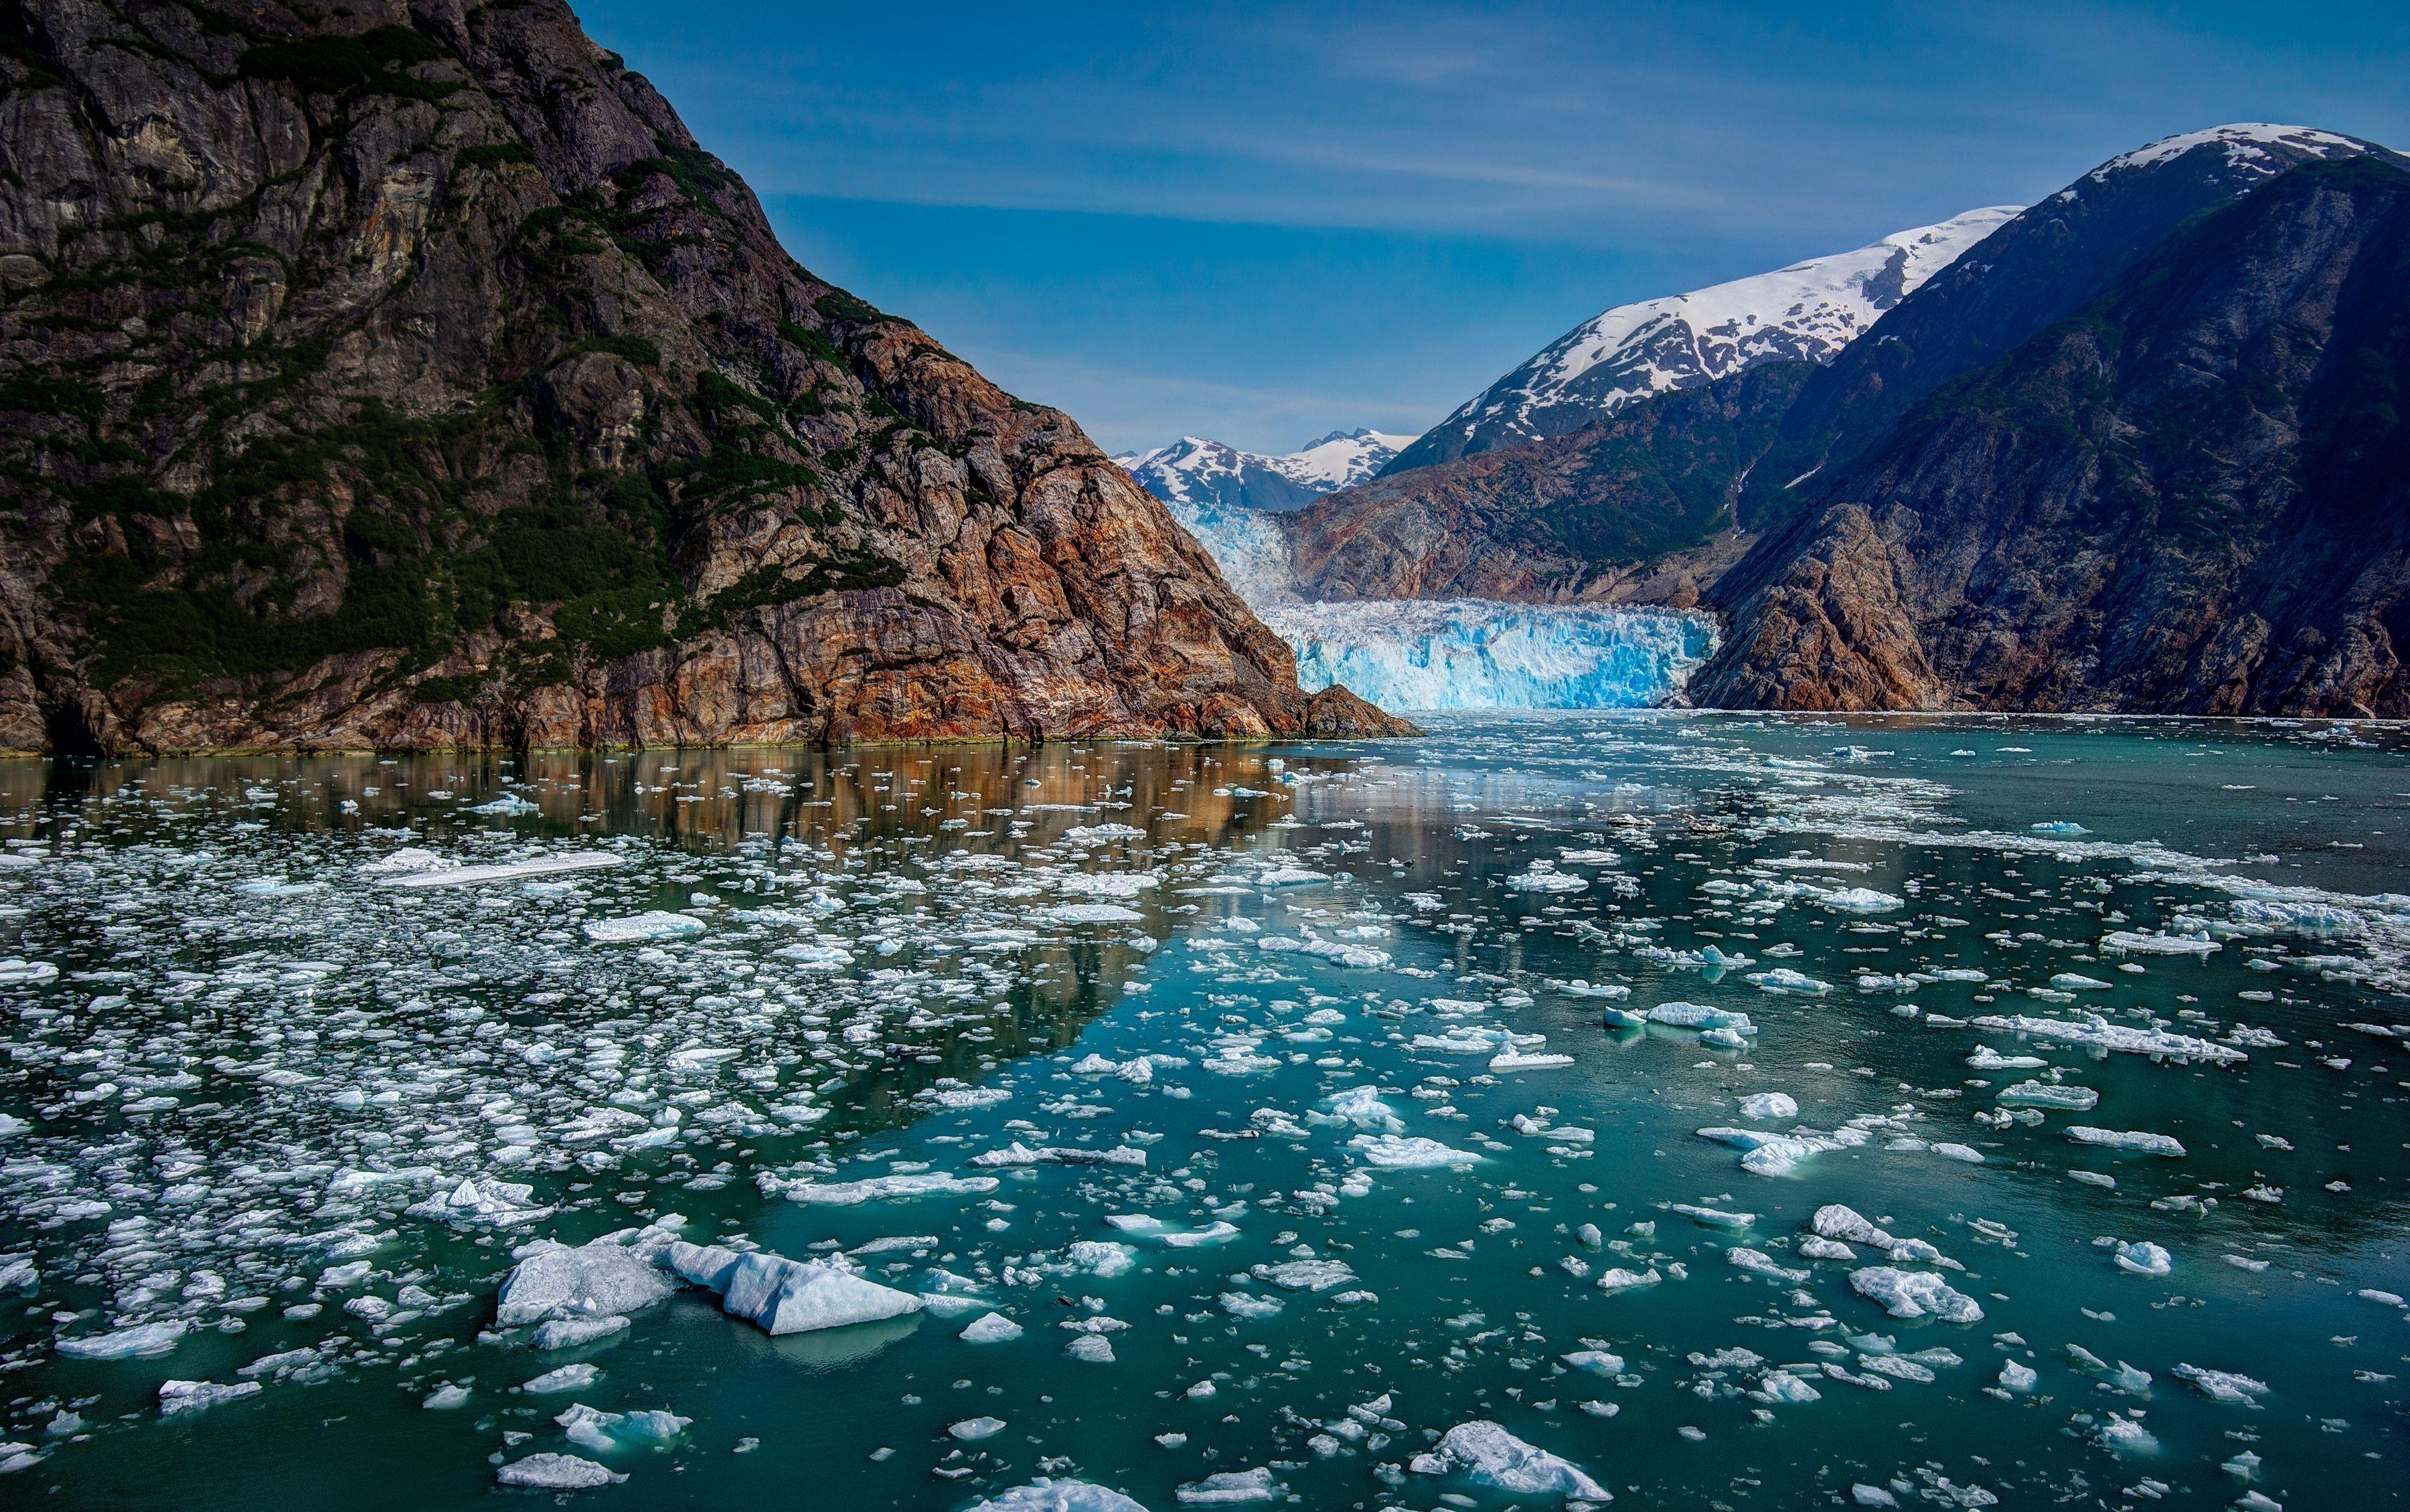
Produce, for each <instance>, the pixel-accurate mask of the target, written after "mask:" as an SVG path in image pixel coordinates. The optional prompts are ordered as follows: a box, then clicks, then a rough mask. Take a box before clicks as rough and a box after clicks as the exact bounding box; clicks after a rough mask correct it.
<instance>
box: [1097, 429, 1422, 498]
mask: <svg viewBox="0 0 2410 1512" xmlns="http://www.w3.org/2000/svg"><path fill="white" fill-rule="evenodd" d="M1414 439H1415V438H1414V437H1412V436H1389V435H1383V434H1382V433H1381V432H1379V431H1377V430H1334V431H1332V432H1331V433H1330V434H1328V435H1327V436H1325V437H1323V438H1322V439H1321V440H1319V441H1316V442H1314V443H1310V444H1308V445H1306V446H1305V447H1304V448H1303V449H1301V450H1299V451H1294V452H1289V453H1286V454H1284V455H1282V456H1277V457H1271V456H1266V455H1265V454H1263V453H1261V452H1243V451H1241V450H1239V449H1238V448H1237V447H1235V446H1231V445H1228V444H1226V443H1222V442H1218V441H1207V440H1205V439H1203V438H1202V437H1198V436H1183V437H1181V438H1180V440H1178V441H1177V442H1174V443H1172V444H1170V445H1169V446H1157V447H1155V448H1154V450H1153V451H1144V452H1128V453H1125V454H1123V455H1121V456H1118V457H1115V458H1113V460H1114V461H1115V462H1117V463H1119V464H1120V465H1121V466H1122V467H1123V468H1124V469H1125V470H1126V471H1127V472H1129V474H1130V475H1131V476H1132V477H1134V478H1136V479H1138V481H1139V485H1140V487H1143V488H1145V489H1146V491H1147V492H1149V493H1151V494H1153V495H1154V496H1155V497H1156V498H1157V499H1160V500H1162V501H1163V502H1165V503H1167V504H1173V505H1183V504H1184V505H1188V506H1190V507H1193V508H1205V507H1208V506H1220V507H1222V508H1226V509H1269V510H1285V509H1301V508H1303V507H1304V506H1305V505H1307V504H1309V503H1312V502H1314V500H1316V499H1319V498H1321V497H1322V496H1323V495H1324V494H1327V493H1328V492H1330V491H1331V490H1332V489H1334V488H1350V487H1355V486H1356V485H1357V484H1359V483H1362V482H1365V481H1367V480H1368V479H1370V478H1372V477H1374V476H1375V475H1377V474H1378V473H1379V472H1380V471H1381V469H1382V468H1383V467H1385V466H1386V465H1387V464H1388V461H1389V459H1390V458H1393V457H1395V456H1397V455H1398V452H1399V450H1400V449H1401V448H1402V447H1405V446H1409V445H1412V444H1413V443H1414Z"/></svg>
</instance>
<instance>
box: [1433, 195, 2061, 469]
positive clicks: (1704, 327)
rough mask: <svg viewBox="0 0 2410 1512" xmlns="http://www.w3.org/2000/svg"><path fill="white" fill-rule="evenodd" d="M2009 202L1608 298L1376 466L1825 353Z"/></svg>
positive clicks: (1539, 429)
mask: <svg viewBox="0 0 2410 1512" xmlns="http://www.w3.org/2000/svg"><path fill="white" fill-rule="evenodd" d="M2016 213H2017V209H2016V207H2015V206H2013V205H1995V206H1990V207H1987V208H1985V209H1982V210H1974V211H1967V213H1966V214H1964V215H1959V216H1954V217H1953V218H1952V219H1950V220H1947V221H1943V222H1941V223H1940V224H1939V225H1921V226H1918V227H1916V228H1915V229H1914V230H1909V231H1901V232H1897V233H1895V235H1892V236H1887V237H1885V238H1883V239H1882V240H1880V241H1877V242H1874V243H1873V244H1872V245H1869V246H1865V247H1860V248H1859V249H1858V250H1856V251H1855V252H1844V253H1839V254H1836V255H1833V256H1829V257H1812V258H1809V259H1808V261H1806V262H1803V263H1793V264H1792V265H1791V266H1790V267H1788V268H1782V269H1776V270H1775V271H1773V272H1771V273H1760V274H1758V275H1757V276H1755V277H1753V278H1743V279H1735V280H1734V281H1733V282H1732V283H1729V284H1716V285H1714V286H1713V287H1711V288H1704V289H1696V290H1693V291H1692V292H1691V293H1689V294H1677V295H1672V296H1669V297H1667V298H1661V299H1647V300H1643V301H1641V302H1640V303H1638V304H1627V305H1618V306H1617V307H1616V308H1614V309H1612V310H1609V311H1607V312H1606V313H1604V314H1602V315H1599V316H1597V317H1596V318H1594V319H1591V320H1590V321H1587V322H1585V323H1584V324H1582V325H1580V326H1577V327H1575V328H1574V329H1572V330H1571V331H1568V332H1566V333H1565V334H1564V335H1563V336H1561V337H1559V338H1558V339H1557V340H1556V341H1554V342H1550V343H1549V344H1548V345H1547V346H1546V347H1544V348H1542V349H1541V350H1540V351H1539V352H1538V353H1537V354H1536V355H1534V356H1532V358H1531V360H1529V361H1527V362H1525V363H1524V364H1523V365H1522V366H1521V367H1519V368H1517V369H1516V370H1515V371H1512V372H1510V373H1508V374H1506V376H1504V377H1503V378H1501V379H1499V380H1498V381H1497V382H1496V383H1494V384H1492V385H1489V387H1488V389H1487V390H1486V391H1485V392H1483V393H1482V395H1481V396H1480V397H1479V398H1477V399H1475V400H1472V401H1471V402H1470V403H1467V404H1465V405H1464V406H1463V407H1462V408H1460V409H1459V410H1458V411H1457V412H1456V413H1455V414H1451V415H1449V416H1448V417H1447V418H1446V419H1445V420H1442V421H1441V422H1440V423H1439V424H1438V425H1435V426H1433V427H1432V428H1431V429H1430V431H1429V432H1427V433H1426V434H1425V435H1424V436H1423V437H1422V439H1421V440H1419V441H1417V442H1416V443H1415V444H1413V445H1412V446H1409V447H1407V448H1405V449H1404V450H1403V451H1402V452H1401V453H1400V454H1399V455H1398V457H1397V458H1395V459H1394V460H1392V461H1391V462H1390V463H1389V464H1388V466H1387V468H1386V472H1392V473H1395V472H1406V471H1408V470H1409V469H1412V468H1417V467H1429V466H1430V465H1432V464H1433V463H1437V462H1445V461H1450V460H1453V459H1454V458H1459V457H1463V456H1467V455H1469V454H1473V453H1477V452H1485V451H1493V450H1496V449H1498V448H1499V447H1502V446H1513V445H1517V444H1519V443H1524V442H1529V441H1537V440H1543V439H1545V438H1546V437H1550V436H1561V435H1564V434H1565V433H1567V432H1568V431H1573V430H1578V429H1581V428H1582V427H1584V426H1587V425H1589V424H1590V423H1591V422H1592V421H1595V420H1598V419H1600V418H1602V417H1603V416H1605V415H1610V414H1615V413H1616V412H1617V411H1618V410H1620V409H1622V408H1623V407H1624V406H1625V405H1627V404H1631V403H1633V402H1635V401H1636V400H1643V399H1647V398H1649V397H1651V396H1654V395H1658V394H1663V393H1668V392H1671V391H1673V390H1677V389H1682V388H1690V387H1693V386H1696V385H1701V384H1707V383H1713V382H1715V381H1716V380H1717V379H1720V378H1728V377H1730V376H1732V375H1733V374H1735V373H1736V372H1739V371H1743V370H1745V369H1747V368H1749V367H1752V366H1754V365H1756V364H1758V363H1761V362H1826V361H1830V360H1831V359H1832V358H1833V357H1834V356H1837V355H1838V354H1839V352H1840V351H1841V350H1842V348H1844V347H1846V346H1848V345H1849V344H1850V343H1851V342H1853V341H1855V340H1857V338H1858V337H1859V336H1861V335H1863V334H1864V333H1865V332H1866V328H1867V327H1870V326H1872V325H1873V324H1874V323H1875V322H1876V321H1877V320H1878V319H1880V317H1881V315H1882V313H1883V312H1885V311H1887V310H1889V309H1891V308H1892V307H1894V306H1895V305H1897V304H1898V303H1899V302H1900V301H1901V300H1902V299H1904V298H1907V297H1908V296H1909V295H1910V294H1912V293H1914V292H1915V291H1916V290H1917V289H1918V288H1919V287H1920V286H1922V285H1923V284H1924V283H1925V281H1926V280H1928V279H1930V278H1932V277H1933V276H1934V275H1935V274H1936V273H1938V272H1939V271H1941V269H1945V268H1947V267H1949V266H1950V265H1951V264H1952V263H1953V262H1955V261H1956V260H1957V259H1958V258H1959V257H1960V256H1962V255H1963V254H1965V253H1966V252H1967V249H1968V248H1969V247H1972V246H1974V245H1976V244H1977V243H1979V242H1981V241H1982V240H1983V239H1984V238H1985V237H1987V236H1989V235H1991V234H1992V232H1994V231H1995V230H1997V229H1998V228H1999V227H2000V226H2001V225H2003V224H2005V223H2006V222H2007V221H2008V220H2009V219H2010V218H2011V217H2012V216H2014V215H2015V214H2016Z"/></svg>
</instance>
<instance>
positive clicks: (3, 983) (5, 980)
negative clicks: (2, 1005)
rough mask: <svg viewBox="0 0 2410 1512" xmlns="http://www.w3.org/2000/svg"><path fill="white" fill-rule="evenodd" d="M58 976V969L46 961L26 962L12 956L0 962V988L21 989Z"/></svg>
mask: <svg viewBox="0 0 2410 1512" xmlns="http://www.w3.org/2000/svg"><path fill="white" fill-rule="evenodd" d="M58 974H59V968H58V967H54V966H52V965H51V963H50V962H48V961H28V960H24V959H22V958H21V957H19V956H14V955H11V956H9V957H7V959H5V960H0V987H22V986H27V985H30V984H31V983H34V982H37V981H51V979H53V978H55V977H56V976H57V975H58Z"/></svg>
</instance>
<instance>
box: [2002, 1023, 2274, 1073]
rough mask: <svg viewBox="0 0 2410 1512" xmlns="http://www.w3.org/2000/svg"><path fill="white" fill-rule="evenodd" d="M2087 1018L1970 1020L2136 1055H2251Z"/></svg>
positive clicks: (2202, 1041) (2212, 1057)
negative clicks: (2078, 1019) (2074, 1019)
mask: <svg viewBox="0 0 2410 1512" xmlns="http://www.w3.org/2000/svg"><path fill="white" fill-rule="evenodd" d="M2087 1018H2088V1022H2085V1023H2082V1024H2078V1023H2072V1022H2070V1021H2069V1020H2066V1019H2044V1018H2034V1017H2031V1016H2029V1015H2026V1014H2023V1013H2017V1014H1986V1015H1985V1016H1984V1017H1982V1018H1979V1019H1974V1020H1972V1021H1970V1022H1972V1023H1973V1024H1974V1025H1975V1027H1977V1028H1979V1029H2007V1030H2011V1031H2013V1032H2015V1033H2017V1034H2029V1035H2035V1036H2038V1037H2040V1038H2043V1039H2057V1040H2061V1041H2063V1042H2065V1043H2067V1044H2070V1045H2098V1046H2099V1047H2100V1048H2101V1049H2103V1050H2122V1051H2125V1052H2127V1054H2136V1055H2187V1056H2190V1057H2192V1058H2193V1059H2195V1060H2208V1061H2238V1060H2249V1059H2250V1058H2251V1057H2250V1056H2248V1055H2246V1054H2243V1052H2242V1051H2239V1050H2236V1049H2234V1048H2233V1047H2231V1046H2229V1045H2221V1044H2214V1043H2213V1042H2211V1041H2210V1040H2207V1039H2195V1038H2194V1037H2193V1036H2191V1035H2188V1034H2175V1033H2171V1032H2170V1031H2168V1030H2166V1029H2137V1028H2134V1027H2132V1026H2130V1025H2124V1024H2112V1023H2110V1022H2109V1021H2108V1020H2107V1019H2105V1018H2102V1017H2101V1016H2100V1015H2099V1014H2098V1013H2094V1014H2090V1015H2087Z"/></svg>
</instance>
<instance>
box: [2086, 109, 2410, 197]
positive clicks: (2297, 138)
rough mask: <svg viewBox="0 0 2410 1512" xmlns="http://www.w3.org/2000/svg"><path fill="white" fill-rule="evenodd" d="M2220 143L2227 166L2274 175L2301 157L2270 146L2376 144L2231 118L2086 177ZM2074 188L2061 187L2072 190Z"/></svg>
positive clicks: (2347, 151)
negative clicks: (2279, 151)
mask: <svg viewBox="0 0 2410 1512" xmlns="http://www.w3.org/2000/svg"><path fill="white" fill-rule="evenodd" d="M2220 144H2222V145H2223V146H2224V147H2225V148H2226V162H2227V166H2228V167H2230V168H2234V169H2236V170H2238V171H2241V172H2244V173H2255V174H2260V175H2266V176H2270V177H2272V176H2274V175H2276V174H2278V173H2282V172H2283V171H2285V169H2287V168H2288V167H2292V166H2293V164H2294V163H2295V162H2298V161H2299V159H2298V158H2289V157H2287V156H2282V155H2279V154H2277V153H2272V152H2270V151H2269V150H2268V149H2269V148H2271V147H2290V148H2295V149H2298V150H2299V151H2301V152H2302V153H2307V154H2309V155H2311V156H2313V157H2352V156H2356V155H2358V154H2359V153H2366V152H2369V151H2371V150H2372V148H2373V146H2374V144H2372V143H2369V142H2364V141H2361V140H2360V139H2359V138H2357V137H2345V136H2344V135H2342V134H2341V133H2339V132H2333V131H2320V130H2318V129H2317V128H2316V127H2315V126H2283V125H2276V124H2272V123H2269V122H2265V121H2231V122H2229V123H2227V124H2225V125H2222V126H2211V127H2209V128H2208V129H2207V130H2205V131H2186V132H2181V133H2179V134H2177V135H2176V136H2173V137H2162V138H2159V139H2158V140H2157V141H2155V142H2153V143H2151V144H2150V145H2149V146H2147V147H2138V148H2136V149H2134V151H2132V152H2130V153H2120V154H2119V155H2117V156H2115V157H2112V158H2111V159H2110V160H2109V161H2108V162H2106V163H2103V164H2101V165H2100V166H2099V167H2097V168H2094V169H2093V170H2092V171H2091V172H2090V173H2088V174H2086V175H2085V177H2086V178H2088V179H2090V180H2092V181H2093V182H2095V183H2106V182H2109V180H2110V178H2111V176H2112V175H2114V174H2117V173H2120V172H2124V171H2126V170H2127V169H2130V168H2148V167H2157V166H2158V165H2160V164H2162V163H2170V162H2173V161H2174V160H2175V159H2177V158H2179V157H2182V156H2183V155H2184V154H2185V153H2189V152H2191V151H2192V150H2193V149H2194V148H2196V147H2208V146H2214V145H2220ZM2072 192H2073V191H2071V190H2069V191H2062V193H2072Z"/></svg>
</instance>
